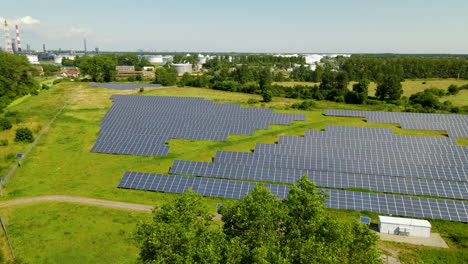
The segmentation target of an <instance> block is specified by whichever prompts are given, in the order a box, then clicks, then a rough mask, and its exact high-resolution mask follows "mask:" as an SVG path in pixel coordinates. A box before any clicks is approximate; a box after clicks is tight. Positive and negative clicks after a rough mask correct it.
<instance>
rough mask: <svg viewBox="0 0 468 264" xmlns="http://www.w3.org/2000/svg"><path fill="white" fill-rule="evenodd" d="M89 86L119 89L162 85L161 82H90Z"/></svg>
mask: <svg viewBox="0 0 468 264" xmlns="http://www.w3.org/2000/svg"><path fill="white" fill-rule="evenodd" d="M88 87H105V88H109V89H118V90H132V89H138V88H141V87H161V85H160V84H154V83H90V84H88Z"/></svg>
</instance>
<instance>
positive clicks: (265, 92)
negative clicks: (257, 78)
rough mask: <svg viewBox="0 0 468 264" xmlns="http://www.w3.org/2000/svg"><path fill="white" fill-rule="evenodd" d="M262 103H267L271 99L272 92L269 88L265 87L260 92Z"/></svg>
mask: <svg viewBox="0 0 468 264" xmlns="http://www.w3.org/2000/svg"><path fill="white" fill-rule="evenodd" d="M262 97H263V102H265V103H268V102H271V100H272V99H273V92H272V91H271V88H270V87H266V88H264V89H263V90H262Z"/></svg>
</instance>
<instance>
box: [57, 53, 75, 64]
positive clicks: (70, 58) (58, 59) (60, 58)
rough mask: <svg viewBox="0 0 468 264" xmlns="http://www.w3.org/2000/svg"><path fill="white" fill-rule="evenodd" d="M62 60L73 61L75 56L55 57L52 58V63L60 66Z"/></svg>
mask: <svg viewBox="0 0 468 264" xmlns="http://www.w3.org/2000/svg"><path fill="white" fill-rule="evenodd" d="M63 58H66V59H69V60H75V58H76V56H75V55H57V56H54V63H55V64H62V60H63Z"/></svg>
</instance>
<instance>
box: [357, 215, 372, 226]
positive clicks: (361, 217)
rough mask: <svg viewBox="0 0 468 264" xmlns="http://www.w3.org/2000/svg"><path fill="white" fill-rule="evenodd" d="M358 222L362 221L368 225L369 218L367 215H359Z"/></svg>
mask: <svg viewBox="0 0 468 264" xmlns="http://www.w3.org/2000/svg"><path fill="white" fill-rule="evenodd" d="M359 222H360V223H363V224H366V225H370V223H371V219H370V218H369V217H365V216H360V217H359Z"/></svg>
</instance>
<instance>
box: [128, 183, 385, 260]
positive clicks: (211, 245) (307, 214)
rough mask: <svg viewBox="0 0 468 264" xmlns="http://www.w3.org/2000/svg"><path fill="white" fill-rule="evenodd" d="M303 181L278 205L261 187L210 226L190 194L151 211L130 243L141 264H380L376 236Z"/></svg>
mask: <svg viewBox="0 0 468 264" xmlns="http://www.w3.org/2000/svg"><path fill="white" fill-rule="evenodd" d="M326 197H327V196H326V194H325V193H324V192H322V191H320V190H319V189H318V188H317V187H316V186H315V184H314V183H312V182H311V181H309V180H308V178H307V177H306V176H304V177H303V178H302V179H300V180H299V181H298V184H296V185H293V186H292V187H291V190H290V191H289V193H288V196H287V198H286V199H283V200H280V199H279V198H278V197H277V196H276V195H273V194H271V193H270V191H269V190H268V189H267V188H266V187H264V186H263V185H257V186H255V187H254V188H253V190H252V192H251V193H250V194H248V195H246V196H245V197H244V198H242V199H241V200H238V201H231V202H229V201H226V204H225V205H223V206H222V207H221V209H220V210H219V213H220V214H221V215H222V218H221V219H222V221H223V223H224V224H223V225H222V227H221V228H219V226H220V225H219V224H215V223H214V220H212V218H211V216H210V215H208V214H207V213H206V209H205V208H203V207H202V206H201V201H200V199H201V197H200V196H199V195H197V194H195V193H193V192H192V191H191V190H189V191H188V192H187V193H186V194H183V195H182V196H180V197H179V198H178V199H176V200H175V201H173V202H171V203H168V204H166V205H164V206H163V207H161V208H157V209H155V210H154V211H153V221H151V222H150V223H143V224H140V225H139V227H138V229H137V232H136V234H135V242H136V243H137V245H138V247H139V248H140V258H139V259H140V262H143V263H370V264H373V263H382V260H381V259H380V252H379V250H378V248H377V247H376V242H377V239H378V237H377V235H375V234H374V233H373V232H372V231H370V229H369V228H368V227H367V226H365V225H361V224H360V223H357V222H355V223H351V224H350V223H347V222H343V221H341V220H339V219H338V218H336V217H334V216H331V215H329V214H328V213H327V211H326V210H325V206H324V204H323V203H324V201H325V199H326Z"/></svg>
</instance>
